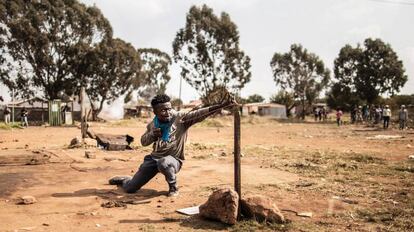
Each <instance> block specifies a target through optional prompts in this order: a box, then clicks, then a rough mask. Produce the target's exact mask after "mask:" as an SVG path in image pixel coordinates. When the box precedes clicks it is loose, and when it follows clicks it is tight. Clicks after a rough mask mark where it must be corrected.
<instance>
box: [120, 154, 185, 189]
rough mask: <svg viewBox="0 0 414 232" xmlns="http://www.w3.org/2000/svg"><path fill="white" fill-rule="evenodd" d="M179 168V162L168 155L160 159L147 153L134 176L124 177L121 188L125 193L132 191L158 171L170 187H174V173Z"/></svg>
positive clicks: (175, 178) (175, 182)
mask: <svg viewBox="0 0 414 232" xmlns="http://www.w3.org/2000/svg"><path fill="white" fill-rule="evenodd" d="M180 169H181V162H180V161H179V160H177V159H175V158H174V157H172V156H170V155H169V156H166V157H163V158H160V159H157V158H153V157H152V156H151V155H147V156H145V158H144V162H143V163H142V164H141V166H140V167H139V169H138V171H137V172H136V173H135V175H134V177H132V179H126V180H125V181H124V183H123V184H122V188H123V189H124V190H125V192H127V193H134V192H136V191H138V190H139V189H140V188H141V187H142V186H144V185H145V184H146V183H148V181H150V180H151V179H152V178H153V177H154V176H155V175H157V173H158V172H161V173H162V174H163V175H164V176H165V180H166V181H167V183H168V185H169V186H170V187H176V184H177V177H176V174H177V173H178V172H179V171H180Z"/></svg>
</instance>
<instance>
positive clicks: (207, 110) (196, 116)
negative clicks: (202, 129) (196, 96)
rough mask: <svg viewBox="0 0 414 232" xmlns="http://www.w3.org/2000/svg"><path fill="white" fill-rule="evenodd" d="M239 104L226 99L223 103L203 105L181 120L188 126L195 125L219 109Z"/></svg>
mask: <svg viewBox="0 0 414 232" xmlns="http://www.w3.org/2000/svg"><path fill="white" fill-rule="evenodd" d="M234 105H237V103H236V102H235V101H226V102H223V103H221V104H217V105H212V106H207V107H203V108H201V109H197V110H193V111H190V112H188V113H187V114H186V115H185V116H184V117H183V118H182V119H181V121H183V122H184V124H186V126H187V127H190V126H192V125H194V124H195V123H198V122H201V121H203V120H204V119H206V118H208V117H209V116H211V115H213V114H215V113H217V112H218V111H219V110H221V109H224V108H227V107H231V106H234Z"/></svg>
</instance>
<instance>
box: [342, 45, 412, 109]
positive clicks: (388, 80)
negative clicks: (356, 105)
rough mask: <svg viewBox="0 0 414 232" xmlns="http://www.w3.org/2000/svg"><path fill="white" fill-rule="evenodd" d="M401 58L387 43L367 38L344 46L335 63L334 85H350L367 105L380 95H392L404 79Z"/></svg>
mask: <svg viewBox="0 0 414 232" xmlns="http://www.w3.org/2000/svg"><path fill="white" fill-rule="evenodd" d="M404 72H405V70H404V68H403V63H402V61H400V60H398V56H397V54H396V53H395V52H394V51H393V49H392V48H391V46H390V45H389V44H385V43H384V42H383V41H381V40H380V39H371V38H368V39H366V40H365V41H364V45H363V46H360V45H357V47H356V48H353V47H352V46H350V45H345V46H344V47H343V48H342V49H341V50H340V52H339V55H338V57H337V58H336V59H335V62H334V74H335V79H336V83H337V85H340V86H341V88H345V87H347V88H349V90H350V93H351V94H352V95H356V96H358V97H359V98H361V99H362V100H364V101H366V102H367V103H368V104H372V103H374V102H375V100H376V99H377V98H378V96H379V95H380V94H384V93H389V94H391V95H393V94H394V93H396V92H399V90H400V88H401V87H403V86H404V84H405V83H406V82H407V76H406V75H404Z"/></svg>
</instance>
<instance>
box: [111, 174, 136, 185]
mask: <svg viewBox="0 0 414 232" xmlns="http://www.w3.org/2000/svg"><path fill="white" fill-rule="evenodd" d="M130 179H131V177H130V176H114V177H111V179H109V181H108V182H109V184H110V185H122V184H123V183H124V180H130Z"/></svg>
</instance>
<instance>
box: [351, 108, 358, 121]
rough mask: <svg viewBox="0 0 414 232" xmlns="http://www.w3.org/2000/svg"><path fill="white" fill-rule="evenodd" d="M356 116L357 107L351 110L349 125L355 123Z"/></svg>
mask: <svg viewBox="0 0 414 232" xmlns="http://www.w3.org/2000/svg"><path fill="white" fill-rule="evenodd" d="M356 114H357V107H356V106H355V107H352V109H351V123H355V121H356Z"/></svg>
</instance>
